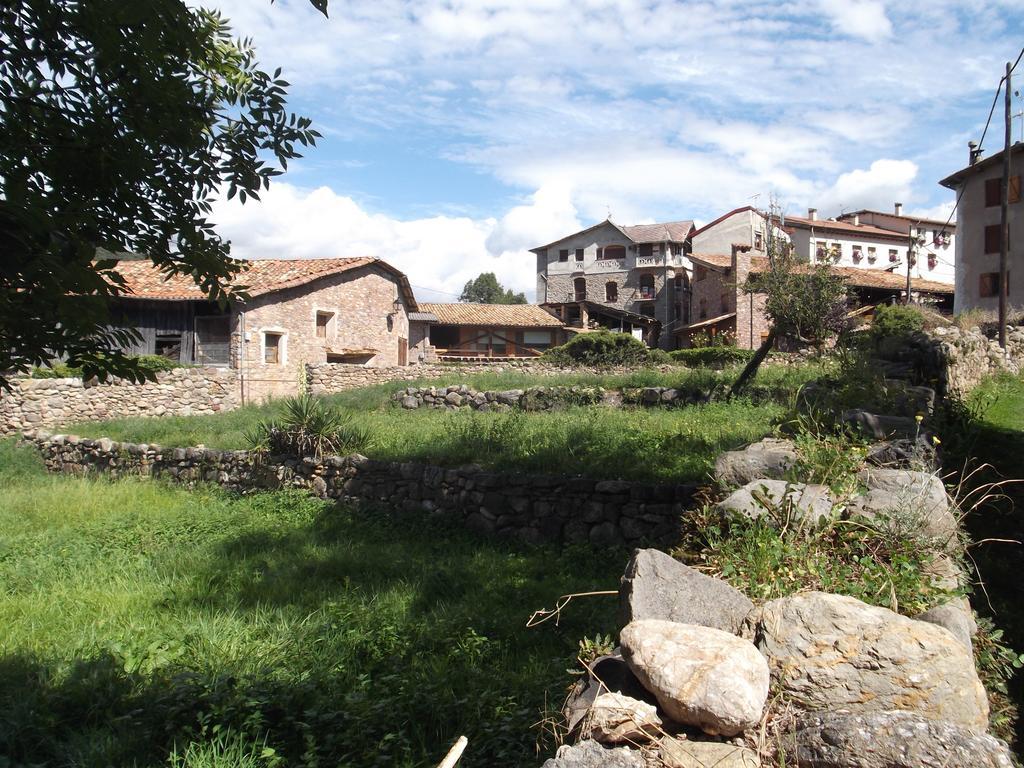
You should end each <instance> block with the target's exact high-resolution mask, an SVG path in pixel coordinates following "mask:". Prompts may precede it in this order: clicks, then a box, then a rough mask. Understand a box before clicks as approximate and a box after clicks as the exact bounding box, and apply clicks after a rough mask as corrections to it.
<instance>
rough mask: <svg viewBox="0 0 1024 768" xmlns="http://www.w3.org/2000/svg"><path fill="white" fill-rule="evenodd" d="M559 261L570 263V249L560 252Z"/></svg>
mask: <svg viewBox="0 0 1024 768" xmlns="http://www.w3.org/2000/svg"><path fill="white" fill-rule="evenodd" d="M558 260H559V261H568V260H569V249H568V248H563V249H562V250H560V251H559V252H558Z"/></svg>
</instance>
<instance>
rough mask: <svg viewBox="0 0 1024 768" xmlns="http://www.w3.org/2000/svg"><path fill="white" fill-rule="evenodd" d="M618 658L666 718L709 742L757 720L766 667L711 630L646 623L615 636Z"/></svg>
mask: <svg viewBox="0 0 1024 768" xmlns="http://www.w3.org/2000/svg"><path fill="white" fill-rule="evenodd" d="M619 641H620V642H621V643H622V655H623V657H624V658H625V659H626V663H627V664H629V668H630V669H632V670H633V672H634V674H636V676H637V679H638V680H640V682H641V683H643V685H644V687H645V688H646V689H647V690H649V691H650V692H651V693H653V694H654V695H655V697H656V698H657V700H658V704H659V705H661V708H662V710H663V711H664V712H665V714H666V715H668V717H670V718H671V719H673V720H675V721H676V722H678V723H681V724H683V725H693V726H696V727H698V728H700V729H701V730H703V731H704V732H705V733H709V734H711V735H713V736H718V735H721V736H735V735H736V734H737V733H740V732H742V731H744V730H746V729H747V728H751V727H753V726H754V725H756V724H757V723H758V722H759V721H760V720H761V713H762V711H763V710H764V703H765V701H766V699H767V698H768V683H769V673H768V664H767V662H766V661H765V659H764V657H763V656H762V655H761V654H760V653H758V652H757V649H756V648H755V647H754V646H753V645H752V644H751V643H750V642H748V641H747V640H743V639H741V638H738V637H736V636H735V635H732V634H729V633H728V632H723V631H722V630H720V629H713V628H711V627H699V626H696V625H694V624H677V623H675V622H672V621H659V620H656V619H647V620H645V621H634V622H633V623H631V624H628V625H627V626H626V627H625V628H624V629H623V630H622V632H621V633H620V634H619Z"/></svg>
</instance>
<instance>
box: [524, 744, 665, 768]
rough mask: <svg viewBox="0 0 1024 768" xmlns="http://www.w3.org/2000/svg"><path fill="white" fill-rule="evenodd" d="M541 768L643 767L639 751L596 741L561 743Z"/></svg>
mask: <svg viewBox="0 0 1024 768" xmlns="http://www.w3.org/2000/svg"><path fill="white" fill-rule="evenodd" d="M541 768H645V763H644V759H643V757H642V756H641V755H640V752H639V751H638V750H635V749H630V748H629V747H616V748H614V749H605V748H604V747H602V746H601V745H600V744H598V743H597V742H596V741H581V742H580V743H579V744H575V745H572V744H563V745H562V746H560V747H559V748H558V751H557V752H556V753H555V756H554V757H552V758H551V759H550V760H545V761H544V765H542V766H541Z"/></svg>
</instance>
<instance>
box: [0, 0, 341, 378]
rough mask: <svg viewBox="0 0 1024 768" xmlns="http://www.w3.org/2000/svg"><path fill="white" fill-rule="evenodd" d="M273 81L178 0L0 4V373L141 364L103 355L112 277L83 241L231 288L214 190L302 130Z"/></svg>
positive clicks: (110, 340) (290, 153) (113, 349)
mask: <svg viewBox="0 0 1024 768" xmlns="http://www.w3.org/2000/svg"><path fill="white" fill-rule="evenodd" d="M311 2H313V5H314V6H315V7H317V8H318V9H320V10H321V11H322V12H325V13H326V3H325V2H323V0H311ZM287 86H288V83H287V82H285V81H284V80H282V79H281V78H280V70H278V71H276V72H274V73H273V74H269V73H267V72H265V71H263V70H262V69H260V68H259V66H258V64H257V62H256V59H255V53H254V49H253V47H252V44H251V41H248V40H236V39H234V38H233V37H232V34H231V31H230V28H229V26H228V24H227V22H226V20H225V19H223V18H222V17H221V16H220V15H219V14H218V13H216V12H212V11H205V10H199V9H195V8H191V7H189V6H188V5H186V4H185V2H183V1H182V0H133V2H124V0H62V1H61V2H46V1H45V0H11V1H10V2H5V3H3V4H2V5H0V250H2V253H3V260H2V262H0V385H5V384H6V383H7V377H8V376H9V375H10V374H11V373H12V372H20V371H26V370H28V369H29V368H31V366H33V365H38V364H41V363H43V362H45V361H47V360H49V359H51V358H53V357H54V356H59V357H63V358H65V359H66V360H67V362H68V363H69V364H71V365H74V366H76V367H81V368H82V369H83V371H84V372H85V374H86V375H99V376H101V377H103V376H106V375H107V374H109V373H114V374H117V375H121V376H126V377H129V378H133V379H136V380H137V379H139V378H141V377H144V376H145V372H144V371H141V370H140V369H139V368H138V366H137V364H136V363H135V362H134V361H133V360H132V359H131V358H128V357H126V356H125V355H123V354H121V353H120V352H119V351H118V349H119V348H120V347H121V346H123V345H126V344H128V343H129V342H131V341H132V338H133V336H134V332H133V331H129V330H116V329H113V328H112V325H113V322H112V317H111V311H110V307H111V300H112V299H113V298H115V297H117V296H119V295H121V294H123V293H124V291H125V286H124V282H123V280H122V279H121V277H120V276H119V275H118V273H117V271H116V269H115V266H116V262H115V261H114V260H113V259H111V258H97V254H101V255H103V254H104V252H107V253H106V255H107V256H109V255H111V254H116V253H119V252H136V253H142V254H145V255H146V256H148V257H149V258H150V259H152V261H153V262H154V264H156V265H157V266H158V267H159V268H160V270H161V271H162V272H164V273H166V274H175V273H177V274H187V275H190V276H191V277H192V278H193V279H194V280H195V282H196V284H197V285H199V286H201V287H202V289H203V290H204V291H205V292H206V293H207V294H208V295H209V297H210V298H211V299H213V300H219V301H225V300H227V299H229V298H231V297H232V296H234V295H244V292H243V288H242V287H241V286H237V287H231V284H230V281H231V278H232V277H233V276H234V275H235V274H236V273H237V271H238V269H239V267H240V262H238V261H237V260H233V259H232V258H231V257H230V244H229V243H228V242H225V241H224V240H222V239H221V238H220V237H219V236H218V235H217V234H216V232H215V231H214V225H213V222H211V221H210V218H209V215H210V211H211V205H212V203H213V201H214V200H215V199H216V198H217V196H218V195H219V194H220V193H221V191H222V190H223V191H226V192H227V194H228V196H229V197H234V196H235V195H237V196H238V198H239V199H240V200H241V201H242V202H245V201H246V199H248V198H250V197H252V198H257V199H258V198H259V193H260V191H261V190H263V189H265V188H267V186H268V185H269V183H270V180H271V178H272V177H274V176H276V175H278V174H280V173H281V172H282V171H284V170H285V169H286V168H287V165H288V161H289V160H291V159H293V158H297V157H300V156H301V155H300V154H299V151H298V147H300V146H308V145H311V144H313V143H314V142H315V140H316V138H317V137H318V135H319V134H318V133H317V132H316V131H315V130H313V129H312V128H311V127H310V121H309V120H308V119H306V118H304V117H300V116H298V115H295V114H294V113H290V112H289V111H288V110H287V107H286V103H285V96H286V90H285V89H286V88H287ZM97 249H101V250H99V251H98V250H97Z"/></svg>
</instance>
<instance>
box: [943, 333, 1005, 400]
mask: <svg viewBox="0 0 1024 768" xmlns="http://www.w3.org/2000/svg"><path fill="white" fill-rule="evenodd" d="M930 340H931V346H932V355H929V356H927V358H926V359H930V361H931V362H932V364H933V365H935V366H936V367H937V368H938V371H937V373H938V378H939V382H938V383H939V386H940V390H941V391H942V392H943V393H946V392H957V393H959V394H960V395H966V394H968V393H969V392H970V391H971V390H972V389H974V388H975V387H976V386H978V384H980V383H981V382H982V381H983V380H984V379H985V378H986V377H987V376H991V375H992V374H996V373H1001V372H1007V373H1014V374H1016V373H1020V372H1021V371H1022V370H1024V328H1015V327H1008V328H1007V333H1006V350H1005V351H1004V350H1003V349H1001V348H1000V347H999V342H998V341H996V340H995V339H989V338H988V337H986V336H985V334H983V333H982V332H981V330H979V329H978V328H972V329H970V330H968V331H962V330H960V329H959V328H957V327H956V326H951V327H948V328H936V329H935V330H934V331H932V334H931V336H930Z"/></svg>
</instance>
